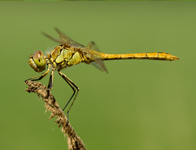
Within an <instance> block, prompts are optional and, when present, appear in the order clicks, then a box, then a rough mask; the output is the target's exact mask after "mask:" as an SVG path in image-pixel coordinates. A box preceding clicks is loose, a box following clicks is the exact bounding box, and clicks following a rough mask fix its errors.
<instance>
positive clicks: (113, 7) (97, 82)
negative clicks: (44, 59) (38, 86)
mask: <svg viewBox="0 0 196 150" xmlns="http://www.w3.org/2000/svg"><path fill="white" fill-rule="evenodd" d="M0 20H1V21H0V43H1V44H0V46H1V50H0V52H1V59H0V61H1V74H0V75H1V77H0V79H1V84H0V85H1V101H0V106H1V109H0V110H1V112H0V116H1V125H0V126H1V128H0V133H1V134H0V135H1V136H0V149H2V150H3V149H20V150H26V149H28V150H34V149H36V150H42V149H47V150H52V149H68V148H67V142H66V138H64V136H63V133H61V131H60V129H59V128H58V127H57V125H55V123H54V119H51V120H50V121H49V120H48V117H49V116H50V113H44V111H45V108H44V102H43V101H41V100H39V98H38V97H37V96H36V94H32V93H31V94H29V93H27V92H26V91H25V88H26V87H27V86H26V85H25V84H24V80H25V79H27V78H29V77H32V76H35V75H38V73H36V72H34V71H33V70H32V69H31V68H30V67H29V66H28V57H29V55H30V54H33V53H34V51H36V50H42V51H44V52H45V51H47V50H49V49H52V48H53V47H54V46H56V45H57V43H55V42H53V41H51V40H50V39H47V38H46V37H44V36H43V35H42V34H41V32H42V31H43V32H46V33H48V34H50V35H52V36H54V37H58V35H57V34H56V33H55V30H54V27H58V28H59V29H61V30H62V31H63V32H65V33H66V34H67V35H69V36H70V37H71V38H72V39H74V40H76V41H78V42H79V43H82V44H85V45H86V44H87V43H88V42H89V41H91V40H93V41H95V43H96V44H97V45H98V47H99V48H100V50H101V51H102V52H105V53H138V52H156V51H158V52H168V53H171V54H173V55H175V56H178V57H180V60H178V61H173V62H169V61H150V60H124V61H123V60H116V61H107V62H105V65H106V66H107V69H108V71H109V74H106V73H103V72H101V71H99V70H97V69H96V68H95V67H92V66H91V65H86V64H79V65H76V66H74V67H71V68H67V69H65V70H63V73H65V74H66V75H67V76H68V77H70V78H71V79H72V80H73V81H74V82H75V83H76V84H77V85H78V86H79V87H80V93H79V95H78V98H77V100H76V102H75V104H74V106H73V107H72V110H71V112H70V122H71V124H72V125H73V127H74V129H75V130H76V132H77V134H78V135H79V136H80V137H81V138H82V140H83V142H84V143H85V145H86V147H87V149H89V150H92V149H93V150H100V149H101V150H108V149H109V150H119V149H129V150H185V149H186V150H195V149H196V143H195V140H196V129H195V128H196V121H195V120H196V109H195V107H196V101H195V95H196V94H195V93H196V92H195V90H196V86H195V85H196V79H195V78H196V77H195V73H196V71H195V65H196V63H195V56H196V42H195V39H196V3H195V2H47V3H46V2H28V3H27V2H26V3H25V2H1V3H0ZM48 79H49V77H48V76H47V77H46V78H44V79H43V80H42V81H41V82H42V83H44V84H46V85H47V83H48ZM52 93H53V94H54V96H55V98H56V99H57V101H58V103H59V104H60V106H61V107H63V106H64V105H65V103H66V102H67V100H68V98H69V97H70V96H71V94H72V90H71V88H70V87H69V86H68V85H67V84H66V83H65V82H64V80H63V79H62V78H61V77H60V76H59V75H58V74H57V73H55V78H54V89H53V90H52Z"/></svg>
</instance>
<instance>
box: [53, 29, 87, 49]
mask: <svg viewBox="0 0 196 150" xmlns="http://www.w3.org/2000/svg"><path fill="white" fill-rule="evenodd" d="M55 30H56V32H57V33H58V34H59V38H60V41H61V44H68V45H70V46H75V47H84V45H82V44H79V43H77V42H75V41H74V40H72V39H71V38H69V37H68V36H67V35H65V34H64V33H62V32H61V31H60V30H59V29H57V28H55Z"/></svg>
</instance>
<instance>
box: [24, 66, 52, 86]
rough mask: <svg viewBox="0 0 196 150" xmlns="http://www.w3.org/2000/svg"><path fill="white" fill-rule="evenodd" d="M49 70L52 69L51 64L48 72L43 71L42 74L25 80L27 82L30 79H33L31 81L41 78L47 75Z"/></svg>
mask: <svg viewBox="0 0 196 150" xmlns="http://www.w3.org/2000/svg"><path fill="white" fill-rule="evenodd" d="M49 71H50V64H49V65H48V69H47V70H46V72H44V73H42V74H41V75H38V76H35V77H32V78H29V79H27V80H25V82H26V81H28V80H31V81H38V80H41V79H42V78H43V77H45V76H46V75H47V74H48V73H49Z"/></svg>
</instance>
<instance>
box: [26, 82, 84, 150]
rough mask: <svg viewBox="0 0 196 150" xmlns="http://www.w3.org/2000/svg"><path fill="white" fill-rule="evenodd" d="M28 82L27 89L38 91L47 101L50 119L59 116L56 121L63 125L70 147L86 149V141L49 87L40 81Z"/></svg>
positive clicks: (80, 149) (71, 148) (79, 149)
mask: <svg viewBox="0 0 196 150" xmlns="http://www.w3.org/2000/svg"><path fill="white" fill-rule="evenodd" d="M26 84H28V88H27V89H26V91H27V92H34V93H37V95H38V96H40V97H41V99H42V100H44V101H45V107H46V111H48V110H49V111H50V112H51V116H50V118H49V119H51V118H53V117H57V119H56V120H55V122H56V123H57V124H58V126H59V127H62V132H63V133H64V135H67V142H68V149H69V150H86V148H85V146H84V143H83V142H82V140H81V139H80V137H79V136H77V134H76V132H75V131H74V129H73V127H72V126H71V124H70V123H67V117H66V116H65V114H64V113H63V111H62V110H61V108H60V107H59V105H58V104H57V102H56V101H55V98H54V96H53V95H52V93H51V92H50V91H49V90H46V89H47V87H46V86H45V85H43V84H41V83H40V82H33V81H26Z"/></svg>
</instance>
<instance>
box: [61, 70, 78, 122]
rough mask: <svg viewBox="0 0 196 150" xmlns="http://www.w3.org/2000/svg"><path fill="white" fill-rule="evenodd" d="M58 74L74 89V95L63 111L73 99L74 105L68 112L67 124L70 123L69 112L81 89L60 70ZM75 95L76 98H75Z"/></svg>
mask: <svg viewBox="0 0 196 150" xmlns="http://www.w3.org/2000/svg"><path fill="white" fill-rule="evenodd" d="M58 73H59V75H60V76H61V77H62V78H63V79H64V80H65V81H66V82H67V83H68V84H69V86H70V87H71V88H72V90H73V94H72V96H71V97H70V99H69V100H68V102H67V104H66V105H65V106H64V108H63V109H62V110H63V111H64V110H65V108H66V107H67V105H68V104H69V103H70V102H71V100H72V99H73V97H74V99H73V101H72V103H71V106H70V107H69V109H68V111H67V119H68V120H67V122H69V111H70V110H71V107H72V106H73V104H74V102H75V100H76V97H77V95H78V92H79V87H78V86H77V85H76V84H75V83H74V82H73V81H71V80H70V79H69V78H68V77H67V76H66V75H65V74H63V73H62V72H60V70H58ZM74 95H75V96H74Z"/></svg>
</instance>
